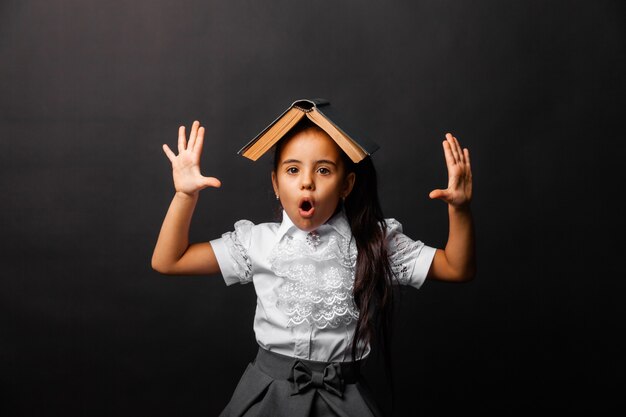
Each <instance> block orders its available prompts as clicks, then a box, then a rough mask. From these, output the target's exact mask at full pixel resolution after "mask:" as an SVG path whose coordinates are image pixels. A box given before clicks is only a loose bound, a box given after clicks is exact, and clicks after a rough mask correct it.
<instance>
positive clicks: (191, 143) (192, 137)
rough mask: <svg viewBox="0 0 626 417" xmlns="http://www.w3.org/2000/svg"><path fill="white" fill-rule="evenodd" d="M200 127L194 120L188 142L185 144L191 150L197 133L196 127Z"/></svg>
mask: <svg viewBox="0 0 626 417" xmlns="http://www.w3.org/2000/svg"><path fill="white" fill-rule="evenodd" d="M199 127H200V122H199V121H197V120H195V121H194V122H193V124H192V125H191V132H190V133H189V143H188V144H187V149H189V150H192V149H193V146H194V144H195V143H196V137H197V135H198V128H199Z"/></svg>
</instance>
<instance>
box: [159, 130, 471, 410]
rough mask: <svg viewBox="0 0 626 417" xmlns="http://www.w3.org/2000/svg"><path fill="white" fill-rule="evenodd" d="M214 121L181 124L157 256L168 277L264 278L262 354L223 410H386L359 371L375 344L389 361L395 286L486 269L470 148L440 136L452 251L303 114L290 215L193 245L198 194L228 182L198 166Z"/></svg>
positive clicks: (283, 161)
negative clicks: (419, 237)
mask: <svg viewBox="0 0 626 417" xmlns="http://www.w3.org/2000/svg"><path fill="white" fill-rule="evenodd" d="M203 142H204V128H203V127H200V123H199V122H198V121H195V122H194V123H193V126H192V128H191V132H190V134H189V141H188V142H187V140H186V135H185V127H184V126H181V127H180V128H179V136H178V155H176V154H174V152H172V151H171V150H170V148H169V147H168V146H167V145H163V150H164V152H165V154H166V155H167V157H168V158H169V160H170V161H171V163H172V170H173V177H174V187H175V189H176V194H175V196H174V199H173V201H172V203H171V205H170V207H169V210H168V212H167V215H166V216H165V220H164V221H163V225H162V227H161V231H160V234H159V237H158V241H157V243H156V247H155V249H154V254H153V257H152V267H153V268H154V269H155V270H156V271H158V272H160V273H163V274H174V275H177V274H181V275H190V274H200V275H210V274H217V273H221V274H222V276H223V278H224V280H225V281H226V284H227V285H231V284H234V283H248V282H253V283H254V287H255V291H256V294H257V308H256V313H255V318H254V331H255V335H256V339H257V342H258V344H259V351H258V354H257V356H256V359H255V360H254V361H253V362H252V363H250V364H249V365H248V368H247V369H246V371H245V372H244V374H243V376H242V378H241V380H240V382H239V384H238V386H237V388H236V389H235V392H234V393H233V396H232V398H231V400H230V402H229V404H228V405H227V406H226V408H225V409H224V411H223V412H222V414H221V416H223V417H226V416H274V417H276V416H289V417H294V416H296V417H297V416H364V417H365V416H380V415H382V414H381V412H380V410H379V409H378V408H377V406H376V404H374V401H373V399H372V395H371V394H370V393H369V392H368V390H367V389H366V388H365V384H364V383H363V380H362V378H361V376H360V373H359V369H360V364H361V361H362V359H363V358H365V357H366V356H367V355H368V354H369V352H370V346H371V343H372V342H374V341H375V342H377V343H378V344H379V346H380V347H381V350H382V352H383V354H384V355H385V356H386V357H388V350H387V345H388V330H389V327H390V318H391V309H392V285H393V284H394V283H400V284H406V285H412V286H414V287H417V288H419V287H420V286H421V284H422V283H423V281H424V280H425V279H426V278H428V279H435V280H441V281H453V282H462V281H468V280H470V279H472V278H473V276H474V273H475V259H474V231H473V225H472V215H471V212H470V207H469V206H470V201H471V197H472V175H471V170H470V160H469V152H468V150H467V149H462V148H461V146H460V145H459V142H458V141H457V139H456V138H455V137H454V136H452V135H451V134H450V133H448V134H446V140H445V141H444V142H443V149H444V154H445V159H446V163H447V167H448V177H449V180H448V188H447V189H445V190H443V189H441V190H434V191H432V192H431V193H430V198H432V199H441V200H443V201H445V202H446V203H447V204H448V213H449V222H450V228H449V236H448V242H447V244H446V246H445V249H436V248H432V247H429V246H426V245H424V244H423V243H422V242H421V241H413V240H411V239H410V238H408V237H407V236H406V235H404V234H403V233H402V226H401V225H400V223H398V222H397V221H396V220H394V219H385V218H384V217H383V214H382V211H381V208H380V204H379V200H378V193H377V188H376V171H375V169H374V165H373V164H372V161H371V158H370V157H366V158H365V159H364V160H363V161H361V162H359V163H353V162H352V161H351V160H350V159H349V158H348V157H347V155H346V154H345V153H344V152H343V151H342V150H341V149H340V148H339V147H338V146H337V144H336V143H335V142H334V141H333V140H332V139H331V137H330V136H328V134H326V133H325V132H324V131H323V130H322V129H320V128H319V127H318V126H316V125H315V124H313V123H311V122H308V119H306V118H304V119H303V121H301V122H299V123H298V124H297V125H296V126H295V127H294V128H292V130H291V131H290V132H288V134H287V135H285V137H284V138H283V139H281V140H280V141H279V142H278V144H277V145H276V148H275V160H274V168H273V172H272V186H273V188H274V192H275V194H276V199H277V200H278V201H279V202H280V205H281V206H282V209H283V216H282V222H281V223H263V224H258V225H254V224H253V223H252V222H250V221H247V220H240V221H238V222H237V223H235V226H234V231H231V232H228V233H224V234H223V235H222V237H221V238H218V239H215V240H212V241H210V242H203V243H193V244H189V242H188V232H189V225H190V222H191V217H192V214H193V211H194V208H195V206H196V202H197V200H198V195H199V192H200V190H202V189H204V188H207V187H220V185H221V183H220V181H219V180H218V179H216V178H213V177H204V176H202V174H201V172H200V165H199V161H200V155H201V153H202V146H203Z"/></svg>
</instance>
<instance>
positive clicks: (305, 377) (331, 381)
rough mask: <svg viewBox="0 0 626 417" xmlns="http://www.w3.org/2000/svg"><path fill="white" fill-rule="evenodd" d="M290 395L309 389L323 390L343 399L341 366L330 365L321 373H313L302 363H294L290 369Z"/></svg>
mask: <svg viewBox="0 0 626 417" xmlns="http://www.w3.org/2000/svg"><path fill="white" fill-rule="evenodd" d="M289 381H290V382H291V395H295V394H298V393H300V392H304V391H306V390H308V389H311V388H323V389H325V390H326V391H328V392H330V393H333V394H335V395H337V396H339V397H343V378H342V376H341V365H340V364H338V363H331V364H329V365H328V366H326V368H324V370H323V371H321V372H319V371H313V370H311V369H310V368H309V367H308V366H306V364H304V362H302V361H296V362H295V363H294V364H293V366H292V367H291V376H290V377H289Z"/></svg>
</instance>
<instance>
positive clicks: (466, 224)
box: [444, 205, 476, 281]
mask: <svg viewBox="0 0 626 417" xmlns="http://www.w3.org/2000/svg"><path fill="white" fill-rule="evenodd" d="M448 215H449V221H450V226H449V227H450V229H449V232H448V242H447V243H446V247H445V249H444V253H445V255H446V259H447V262H448V266H449V268H450V270H451V271H452V272H453V274H454V275H455V276H456V278H457V279H458V280H459V281H467V280H470V279H472V278H473V277H474V275H475V274H476V253H475V239H474V221H473V218H472V212H471V210H470V208H469V207H466V208H462V209H460V208H455V207H454V206H452V205H448Z"/></svg>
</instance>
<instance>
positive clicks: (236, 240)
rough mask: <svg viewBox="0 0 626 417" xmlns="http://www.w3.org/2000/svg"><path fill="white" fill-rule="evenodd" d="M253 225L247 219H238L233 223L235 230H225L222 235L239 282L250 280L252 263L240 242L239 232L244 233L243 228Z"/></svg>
mask: <svg viewBox="0 0 626 417" xmlns="http://www.w3.org/2000/svg"><path fill="white" fill-rule="evenodd" d="M252 226H254V223H252V222H251V221H249V220H239V221H238V222H237V223H235V230H234V231H232V232H226V233H224V234H223V235H222V237H223V238H224V243H225V244H226V247H227V248H228V253H229V254H230V257H231V258H232V260H233V266H234V269H235V274H236V275H237V278H239V280H240V281H241V283H246V282H251V281H252V263H251V262H250V257H249V256H248V251H247V250H246V248H245V247H244V246H243V244H242V243H241V239H240V236H239V235H240V234H242V235H245V233H243V232H244V229H250V228H251V227H252Z"/></svg>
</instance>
